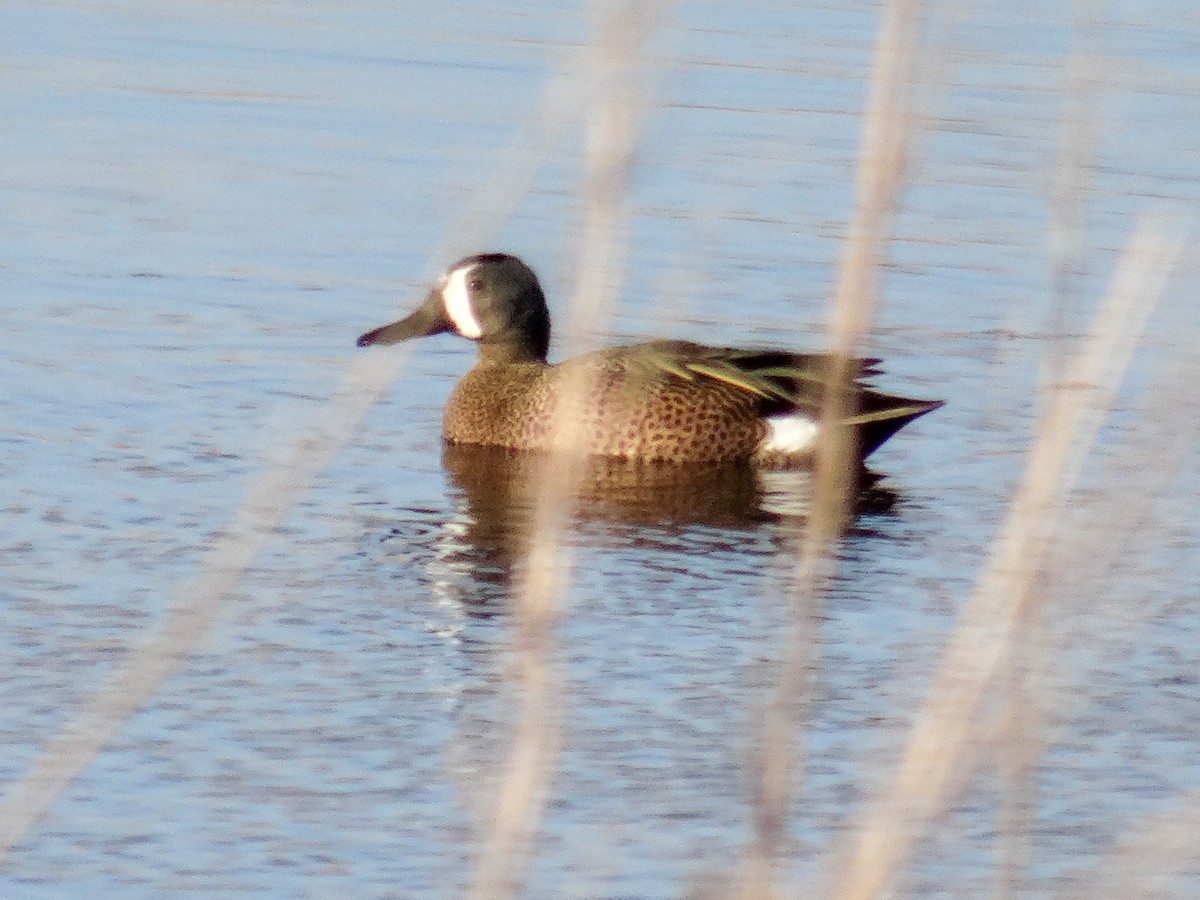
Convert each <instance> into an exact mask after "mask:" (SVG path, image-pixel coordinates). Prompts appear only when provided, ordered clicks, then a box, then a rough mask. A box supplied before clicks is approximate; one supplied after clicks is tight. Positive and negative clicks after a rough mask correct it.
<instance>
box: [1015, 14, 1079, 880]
mask: <svg viewBox="0 0 1200 900" xmlns="http://www.w3.org/2000/svg"><path fill="white" fill-rule="evenodd" d="M1088 6H1089V4H1088V3H1086V2H1079V3H1078V4H1077V13H1076V22H1075V46H1074V47H1073V49H1072V53H1071V57H1070V61H1069V64H1068V68H1067V84H1066V97H1067V107H1066V111H1065V113H1064V115H1063V137H1062V141H1061V144H1060V148H1059V158H1058V166H1057V171H1056V176H1055V183H1054V190H1053V193H1052V197H1051V204H1050V208H1051V222H1050V230H1049V237H1050V270H1051V278H1052V303H1051V307H1050V312H1049V317H1048V321H1047V323H1046V328H1045V330H1046V332H1047V333H1048V334H1049V335H1050V336H1051V343H1050V346H1049V347H1048V350H1047V353H1046V354H1045V356H1044V358H1043V366H1042V373H1041V374H1042V378H1041V385H1040V390H1039V394H1040V396H1041V398H1042V402H1043V404H1044V405H1046V404H1049V402H1050V401H1051V398H1052V396H1053V389H1054V385H1055V384H1056V383H1058V382H1059V381H1060V380H1061V379H1062V378H1063V372H1064V368H1065V365H1066V354H1067V344H1066V341H1065V340H1064V339H1063V335H1064V329H1065V328H1066V327H1067V323H1069V322H1072V321H1074V320H1075V318H1076V316H1077V315H1078V313H1079V311H1080V306H1081V302H1082V301H1081V295H1080V291H1081V279H1082V277H1083V275H1084V267H1085V265H1086V261H1087V257H1086V234H1087V232H1086V227H1085V220H1086V209H1087V205H1086V203H1085V202H1084V199H1085V197H1086V196H1087V194H1088V173H1089V172H1090V171H1091V168H1090V163H1091V158H1092V156H1093V155H1094V149H1093V148H1094V146H1095V132H1096V129H1097V115H1096V106H1095V100H1096V96H1097V93H1098V87H1097V71H1096V65H1095V61H1094V56H1093V52H1092V51H1093V49H1094V46H1093V45H1094V34H1093V30H1094V29H1093V23H1092V22H1091V20H1090V18H1089V17H1088V13H1089V9H1088ZM1042 624H1043V623H1042V621H1041V617H1040V616H1038V615H1037V610H1036V609H1031V610H1030V615H1028V616H1023V617H1021V618H1020V619H1019V620H1018V622H1017V625H1016V628H1017V632H1016V633H1014V635H1013V640H1012V652H1011V654H1010V657H1009V661H1008V667H1007V673H1006V674H1007V679H1008V687H1007V689H1006V690H1005V692H1004V693H1005V703H1006V704H1007V710H1006V711H1005V714H1004V716H1003V717H1002V729H1003V730H1002V734H1001V735H1000V737H999V740H1000V742H1001V743H1002V744H1003V746H1004V747H1005V751H1006V752H1005V753H1003V754H1001V757H1000V760H999V773H1000V777H1001V798H1000V810H999V827H998V828H997V838H996V840H997V853H996V856H997V860H998V862H997V866H996V880H995V893H996V897H997V900H1005V898H1008V897H1015V896H1017V895H1019V894H1020V892H1021V879H1022V873H1023V872H1024V871H1025V869H1026V868H1027V866H1026V857H1027V855H1028V846H1027V836H1028V834H1029V817H1030V811H1031V810H1032V809H1033V808H1034V805H1035V791H1036V785H1035V784H1034V781H1033V777H1032V773H1033V770H1034V766H1035V765H1036V762H1037V758H1038V756H1039V754H1040V752H1041V746H1042V743H1041V741H1040V739H1039V734H1040V728H1041V723H1040V722H1039V721H1038V720H1037V704H1036V703H1034V702H1033V698H1032V697H1031V696H1030V695H1029V694H1028V684H1027V681H1028V677H1029V674H1030V671H1031V670H1032V668H1033V667H1034V666H1035V665H1036V663H1037V653H1038V649H1039V648H1041V647H1042V645H1043V640H1044V635H1043V634H1042V633H1041V628H1042Z"/></svg>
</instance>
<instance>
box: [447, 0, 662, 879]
mask: <svg viewBox="0 0 1200 900" xmlns="http://www.w3.org/2000/svg"><path fill="white" fill-rule="evenodd" d="M647 9H651V10H652V9H653V7H652V6H651V7H648V8H647V7H643V6H641V5H640V4H637V3H633V2H619V3H613V2H605V0H598V2H597V3H596V4H595V5H594V6H593V9H592V12H593V16H594V24H595V28H596V36H595V40H594V41H593V45H592V51H593V66H594V71H593V75H594V79H593V83H594V87H595V89H596V100H595V105H594V108H593V109H592V110H591V117H590V120H589V122H588V129H587V147H586V158H585V166H586V171H585V175H584V179H585V180H584V186H583V198H582V199H583V208H584V243H583V253H582V259H581V263H580V275H579V282H578V284H577V286H576V293H575V300H574V303H573V305H572V310H571V312H572V315H571V321H570V325H569V327H568V329H567V330H568V340H567V341H566V342H565V343H566V346H567V348H568V351H569V355H574V354H575V353H577V352H579V351H580V350H583V349H588V348H587V346H586V345H587V343H588V341H589V340H594V335H595V334H597V333H598V332H599V331H600V330H602V329H601V326H602V324H603V322H604V320H605V319H606V318H607V317H608V316H609V314H610V311H611V310H612V308H613V306H614V304H615V302H616V296H617V290H618V287H619V276H618V273H619V271H620V269H621V268H622V266H621V259H622V257H623V255H624V231H625V228H624V226H625V222H626V220H627V218H628V215H627V209H626V207H627V202H626V201H627V197H628V189H629V177H630V174H631V172H632V168H633V159H634V149H635V147H636V143H637V137H638V132H639V128H640V118H641V116H640V113H641V106H642V104H641V98H640V97H639V88H638V83H637V77H636V76H637V72H638V55H639V50H640V48H641V46H642V45H643V44H644V42H645V38H646V32H647V25H648V20H647V18H646V16H645V13H646V11H647ZM593 380H594V376H592V375H591V374H590V373H587V372H579V371H577V372H576V373H575V375H574V377H573V378H572V379H570V380H569V381H568V382H566V384H565V386H564V389H563V396H562V398H561V400H560V406H559V408H558V409H557V411H556V419H557V422H558V425H557V434H556V435H555V447H556V449H555V452H553V453H550V454H547V456H546V459H545V461H544V465H543V467H542V471H541V473H540V475H539V478H538V481H537V490H536V492H535V497H534V499H535V500H536V503H537V509H536V512H535V515H534V519H533V525H532V529H531V533H530V535H529V552H528V559H527V565H526V571H525V575H524V577H523V580H522V582H521V583H520V585H519V586H518V590H517V591H516V592H515V595H514V600H515V609H514V614H515V625H516V630H517V641H516V673H515V682H516V686H517V688H518V691H519V704H520V707H519V712H518V719H517V723H516V726H515V728H514V731H513V736H512V750H511V752H510V754H509V757H508V761H507V766H506V772H505V776H504V778H503V780H502V782H501V784H500V789H499V796H498V798H497V802H496V805H495V809H494V812H493V814H492V817H491V821H490V824H489V827H488V831H487V833H486V835H484V836H483V840H482V844H481V849H480V853H479V856H478V859H477V860H476V863H475V870H474V873H473V877H472V884H471V887H470V890H469V892H468V897H470V898H471V900H493V898H504V897H513V896H516V894H517V893H518V892H519V891H520V888H521V882H522V880H523V873H524V869H525V866H526V862H527V860H528V858H529V856H530V853H531V848H532V846H533V841H534V836H535V834H536V830H537V826H538V823H539V821H540V818H541V810H542V806H543V804H544V801H545V798H546V796H547V794H548V793H549V790H550V784H551V781H552V778H553V774H554V769H555V765H556V757H557V754H558V747H559V744H560V732H561V723H560V719H561V708H562V702H563V699H562V689H561V678H560V676H559V674H558V669H557V665H556V661H555V658H554V657H555V653H556V650H557V644H556V640H555V625H556V623H557V620H558V617H559V615H560V613H561V601H560V597H561V595H562V593H563V592H564V590H565V588H566V586H567V582H568V579H569V574H570V561H569V558H568V552H567V549H566V547H565V546H564V544H563V541H562V535H563V533H564V531H565V529H566V527H567V522H568V517H569V515H570V513H571V511H572V510H573V509H574V507H575V504H576V501H577V496H578V491H579V485H580V480H581V478H582V477H583V473H584V466H585V464H586V457H585V456H584V455H583V454H581V453H579V452H578V451H577V449H576V448H578V447H579V446H580V445H581V443H582V441H583V438H584V433H583V425H582V423H583V422H584V416H583V415H582V412H583V410H584V408H585V406H586V404H587V403H588V398H589V397H590V396H591V395H592V388H593V386H594V385H593Z"/></svg>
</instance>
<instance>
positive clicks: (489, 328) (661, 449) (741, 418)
mask: <svg viewBox="0 0 1200 900" xmlns="http://www.w3.org/2000/svg"><path fill="white" fill-rule="evenodd" d="M445 333H452V334H457V335H459V336H461V337H464V338H466V339H468V340H471V341H474V342H475V344H476V345H477V346H478V358H477V360H476V362H475V365H474V367H473V368H471V370H470V371H469V372H467V374H466V375H465V376H463V378H462V379H461V380H460V381H459V382H458V384H457V385H456V386H455V388H454V390H453V392H452V393H451V395H450V398H449V400H448V402H447V404H446V408H445V413H444V417H443V423H442V425H443V436H444V439H445V441H446V442H447V444H462V445H480V446H491V447H499V448H506V449H507V450H511V451H550V450H555V449H562V447H561V443H562V441H563V435H569V438H568V440H570V442H571V447H572V448H573V449H576V450H580V449H581V450H582V451H583V452H584V453H585V454H587V455H589V456H595V457H615V458H621V459H624V460H630V461H635V462H639V463H640V462H646V463H665V464H681V463H726V462H740V461H744V462H748V463H751V464H753V465H756V466H761V467H766V468H795V467H798V466H803V465H805V464H811V462H812V460H813V459H814V455H815V452H816V448H817V446H818V444H817V441H818V437H819V432H820V428H821V425H820V421H821V407H822V403H823V402H824V397H825V392H826V390H827V387H828V383H829V380H830V378H831V377H833V372H834V358H833V356H832V355H830V354H823V353H793V352H789V351H785V350H775V349H770V348H761V347H760V348H737V347H720V346H708V345H705V344H698V343H693V342H691V341H685V340H665V339H664V340H653V341H647V342H644V343H638V344H629V345H625V346H618V347H611V348H607V349H601V350H595V351H592V352H590V353H585V354H583V355H581V356H577V357H575V358H573V359H569V360H566V361H564V362H559V363H551V362H549V361H548V354H549V349H550V310H549V307H548V305H547V303H546V296H545V293H544V292H543V290H542V286H541V284H540V282H539V281H538V277H537V275H536V274H535V273H534V271H533V269H531V268H530V267H529V266H528V265H527V264H526V263H525V262H523V261H522V260H521V259H519V258H517V257H516V256H513V255H511V254H508V253H479V254H475V255H473V256H467V257H464V258H463V259H460V260H458V261H457V262H455V263H454V264H452V265H451V266H450V267H449V268H448V269H447V270H446V273H445V274H444V275H443V276H442V277H441V278H440V279H439V280H438V281H437V283H436V284H435V285H434V286H433V288H432V289H431V290H430V291H429V294H428V296H427V297H426V299H425V301H424V302H423V303H422V304H421V305H420V306H418V307H417V309H416V310H414V311H413V312H412V313H411V314H410V315H408V316H406V317H405V318H403V319H400V320H399V321H397V322H393V323H391V324H389V325H383V326H381V327H379V328H375V329H373V330H371V331H368V332H366V333H365V334H363V335H362V336H360V337H359V338H358V342H357V343H358V346H359V347H372V346H381V345H387V344H396V343H399V342H401V341H407V340H411V339H414V338H420V337H429V336H432V335H437V334H445ZM880 362H881V361H880V360H879V359H874V358H864V359H859V360H856V363H857V376H856V377H855V378H854V379H852V382H851V384H850V386H849V390H852V391H853V393H854V397H852V398H848V399H850V401H851V402H850V403H849V404H847V405H846V408H847V409H849V410H850V411H851V413H852V414H850V415H848V416H847V417H846V418H844V420H843V422H842V424H843V425H844V426H846V427H849V428H851V429H853V435H854V439H855V440H854V441H853V442H852V445H853V446H854V447H855V453H856V458H855V459H854V460H852V461H851V462H855V463H858V464H861V463H862V461H863V460H865V459H866V457H868V456H869V455H871V454H872V453H874V452H875V450H877V449H878V448H879V447H880V445H882V444H883V443H884V442H885V441H887V440H888V438H890V437H892V435H894V434H895V433H896V432H897V431H899V430H900V429H901V428H903V427H904V426H905V425H907V424H909V423H910V422H912V421H914V420H915V419H918V418H920V417H921V416H924V415H926V414H927V413H930V412H933V411H934V410H936V409H938V408H939V407H941V406H942V405H943V404H944V401H942V400H916V399H911V398H908V397H900V396H894V395H890V394H884V393H881V392H879V391H875V390H872V389H870V388H869V387H868V386H867V385H866V384H865V380H866V379H868V378H870V377H871V376H873V375H878V374H879V373H880V371H881V369H880V368H879V366H880ZM581 388H582V389H583V390H585V391H587V394H586V395H585V396H584V397H583V402H577V400H576V398H573V397H569V396H568V392H569V391H578V390H580V389H581ZM567 415H569V416H571V417H572V422H571V425H572V427H571V428H569V429H564V428H563V427H562V422H561V421H560V418H561V417H563V416H567Z"/></svg>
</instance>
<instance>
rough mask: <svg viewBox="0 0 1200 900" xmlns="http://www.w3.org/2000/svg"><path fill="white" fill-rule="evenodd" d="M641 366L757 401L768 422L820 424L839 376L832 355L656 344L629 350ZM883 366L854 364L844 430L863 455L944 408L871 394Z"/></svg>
mask: <svg viewBox="0 0 1200 900" xmlns="http://www.w3.org/2000/svg"><path fill="white" fill-rule="evenodd" d="M628 350H629V351H630V358H632V359H636V360H637V363H636V365H638V366H641V367H650V368H652V369H654V370H655V371H657V372H658V373H659V377H662V376H663V375H664V374H665V375H666V376H673V377H677V378H683V379H686V380H689V381H703V380H711V381H718V382H721V383H723V384H727V385H731V386H732V387H734V388H736V389H738V390H740V391H744V392H745V393H747V394H749V395H752V396H753V397H755V398H757V400H758V402H759V404H760V410H761V414H762V415H764V416H775V415H786V414H788V413H792V412H799V413H802V414H804V415H806V416H809V417H812V418H814V419H815V418H817V417H818V416H820V414H821V406H822V404H824V402H825V399H826V392H827V391H828V390H829V385H830V381H831V379H832V378H833V375H834V356H833V355H832V354H828V353H789V352H787V351H783V350H768V349H743V348H738V347H709V346H705V345H703V344H693V343H690V342H687V341H653V342H651V343H648V344H639V345H637V346H636V347H632V348H628ZM881 362H882V361H881V360H880V359H878V358H875V357H864V358H861V359H856V360H855V361H854V364H855V369H854V377H853V378H852V379H851V382H850V384H849V386H848V387H845V388H843V390H848V391H849V392H850V393H851V394H852V396H851V397H849V398H848V400H849V401H850V402H849V403H848V404H847V407H848V408H849V409H851V410H853V412H852V413H851V414H850V415H849V416H848V417H847V418H846V419H845V420H844V424H846V425H848V426H851V427H854V428H855V429H856V430H857V431H858V433H859V442H860V444H861V448H862V452H863V455H864V456H865V455H866V454H868V453H870V452H871V451H873V450H874V449H875V448H876V447H878V446H879V445H880V444H882V443H883V442H884V441H886V440H887V439H888V438H889V437H891V436H892V435H893V434H895V433H896V432H897V431H899V430H900V429H901V428H903V427H904V426H905V425H907V424H908V423H909V422H911V421H912V420H913V419H916V418H918V417H920V416H923V415H925V414H926V413H929V412H933V410H935V409H937V408H939V407H940V406H942V405H944V401H941V400H915V399H912V398H909V397H900V396H896V395H892V394H884V393H880V392H879V391H874V390H871V389H870V388H868V387H867V386H866V384H865V379H868V378H870V377H871V376H873V375H878V374H880V373H881V372H882V369H881V368H880V364H881Z"/></svg>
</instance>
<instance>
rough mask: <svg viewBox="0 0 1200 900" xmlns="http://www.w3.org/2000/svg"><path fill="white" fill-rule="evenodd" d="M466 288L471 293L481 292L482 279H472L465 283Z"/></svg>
mask: <svg viewBox="0 0 1200 900" xmlns="http://www.w3.org/2000/svg"><path fill="white" fill-rule="evenodd" d="M467 287H468V288H470V289H471V292H472V293H474V292H476V291H482V290H483V279H482V278H472V279H471V280H470V281H468V282H467Z"/></svg>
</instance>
